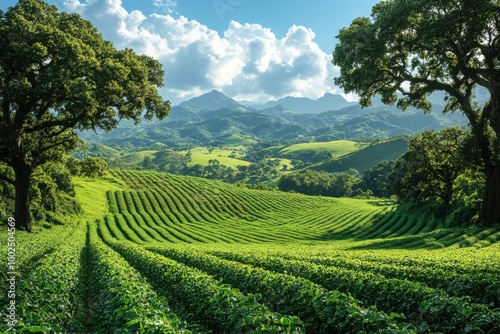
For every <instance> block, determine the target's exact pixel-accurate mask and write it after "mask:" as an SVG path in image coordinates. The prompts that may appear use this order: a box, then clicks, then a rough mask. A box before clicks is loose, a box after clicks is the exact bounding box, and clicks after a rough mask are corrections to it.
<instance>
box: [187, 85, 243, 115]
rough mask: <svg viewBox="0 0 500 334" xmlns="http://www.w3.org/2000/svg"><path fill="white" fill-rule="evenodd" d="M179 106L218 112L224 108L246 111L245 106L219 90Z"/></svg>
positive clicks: (213, 90)
mask: <svg viewBox="0 0 500 334" xmlns="http://www.w3.org/2000/svg"><path fill="white" fill-rule="evenodd" d="M179 106H191V107H196V108H199V109H201V110H207V111H208V110H218V109H223V108H228V109H236V110H246V108H245V106H244V105H242V104H240V103H238V102H236V101H235V100H233V99H232V98H230V97H228V96H226V95H224V94H223V93H221V92H219V91H218V90H215V89H212V90H211V91H210V92H208V93H205V94H203V95H200V96H198V97H194V98H192V99H190V100H187V101H184V102H182V103H181V104H179Z"/></svg>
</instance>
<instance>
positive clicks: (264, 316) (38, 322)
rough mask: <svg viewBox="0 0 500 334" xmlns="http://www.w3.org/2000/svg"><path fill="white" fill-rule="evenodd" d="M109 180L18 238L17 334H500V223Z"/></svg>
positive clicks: (227, 188)
mask: <svg viewBox="0 0 500 334" xmlns="http://www.w3.org/2000/svg"><path fill="white" fill-rule="evenodd" d="M112 174H113V175H112V176H108V177H107V178H106V179H99V180H89V179H77V180H76V186H75V190H76V192H77V196H78V198H79V200H80V202H81V204H82V206H83V209H84V212H85V214H84V215H81V216H78V217H74V218H75V219H74V220H73V221H74V224H72V225H70V226H54V227H52V228H50V229H41V228H37V229H36V233H30V234H28V233H26V232H23V231H16V234H15V238H16V262H15V265H16V271H17V275H16V276H15V281H16V284H15V289H16V290H15V298H16V304H15V305H16V310H20V313H19V316H22V320H23V321H22V322H19V323H18V326H17V327H16V328H17V329H19V330H21V331H30V332H33V331H36V332H47V333H49V332H56V331H57V332H64V333H97V332H99V333H101V332H102V333H107V332H110V331H113V329H115V328H120V330H122V331H126V332H138V331H141V332H145V333H178V332H184V333H189V332H196V333H214V332H215V333H225V332H241V333H243V332H258V331H262V329H265V330H266V331H267V332H270V333H306V332H307V333H333V332H339V333H346V332H347V333H358V332H370V333H372V332H373V333H378V332H391V333H457V332H458V333H460V332H463V330H462V329H464V328H474V329H475V330H477V331H478V332H484V333H488V332H489V333H497V332H499V329H500V310H499V309H498V307H499V306H500V295H499V293H498V289H495V287H497V286H499V285H500V278H499V277H500V269H499V268H498V265H497V264H498V251H499V249H500V248H499V247H500V242H498V241H499V240H500V229H499V228H498V227H493V228H488V229H481V228H477V227H476V228H445V226H443V224H442V222H441V221H439V220H435V219H433V218H432V217H429V216H427V215H425V214H424V213H422V212H418V211H410V210H409V209H408V208H406V207H403V206H398V205H397V204H395V203H393V202H389V201H367V200H355V199H344V198H338V199H334V198H324V197H309V196H304V195H299V194H290V193H281V192H271V191H256V190H249V189H243V188H239V187H236V186H233V185H228V184H224V183H221V182H214V181H210V180H205V179H199V178H193V177H182V176H175V175H169V174H164V173H155V172H138V171H124V170H122V171H113V172H112ZM299 203H300V205H298V204H299ZM8 239H9V234H8V233H2V234H0V245H1V246H2V247H3V248H5V249H6V248H7V245H8V242H9V240H8ZM11 266H12V264H9V267H8V263H7V261H4V262H3V264H2V265H1V267H2V269H3V270H4V272H8V271H9V270H12V269H8V268H12V267H11ZM11 282H12V278H11V279H10V280H8V281H7V280H4V281H3V282H2V283H1V287H2V288H3V289H5V290H8V289H9V285H10V287H11V289H12V283H11ZM402 292H403V293H402ZM48 296H49V297H50V300H48ZM9 298H12V297H9ZM9 298H3V299H2V300H0V307H2V308H5V309H6V308H7V307H9V305H12V303H10V301H9ZM54 302H57V303H56V304H57V307H54V305H56V304H54ZM221 310H223V312H221ZM10 314H12V313H10ZM16 315H17V313H16ZM339 324H341V326H339ZM0 330H1V331H2V332H6V331H10V329H9V326H8V324H7V323H6V322H3V323H1V324H0Z"/></svg>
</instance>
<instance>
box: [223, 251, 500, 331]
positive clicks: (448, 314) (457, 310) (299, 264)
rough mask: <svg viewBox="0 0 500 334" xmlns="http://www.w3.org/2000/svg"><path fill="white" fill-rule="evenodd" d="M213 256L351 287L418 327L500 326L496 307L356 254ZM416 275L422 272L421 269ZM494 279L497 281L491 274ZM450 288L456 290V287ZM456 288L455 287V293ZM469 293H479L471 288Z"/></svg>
mask: <svg viewBox="0 0 500 334" xmlns="http://www.w3.org/2000/svg"><path fill="white" fill-rule="evenodd" d="M214 254H216V255H217V256H220V257H223V258H226V259H230V260H234V261H238V262H242V263H245V264H248V265H252V266H257V267H261V268H265V269H268V270H272V271H274V272H284V273H288V274H292V275H296V276H299V277H303V278H306V279H308V280H311V281H313V282H315V283H317V284H320V285H322V286H323V287H325V288H327V289H331V290H337V289H338V290H341V291H347V292H349V293H350V294H352V295H353V296H354V297H355V298H358V299H359V300H360V301H361V302H363V303H365V304H369V305H376V306H377V308H380V309H383V310H386V311H387V312H398V313H402V314H404V315H405V316H406V318H407V319H408V320H411V321H412V323H416V324H417V325H418V328H419V330H420V331H424V332H427V331H429V330H430V331H431V332H450V331H453V332H465V331H466V329H467V328H471V327H472V328H477V329H478V330H482V331H485V332H487V331H493V330H498V329H499V328H500V323H499V320H500V312H499V311H498V310H493V311H492V310H490V309H489V308H488V307H487V306H485V305H482V304H473V303H470V302H469V301H467V300H465V299H463V298H462V299H460V298H456V297H450V296H448V295H447V294H446V293H445V292H444V291H443V290H441V289H433V288H430V287H428V286H426V285H425V284H422V283H419V282H412V281H408V280H406V279H399V278H388V277H387V276H384V275H381V274H375V272H381V273H383V274H385V275H387V274H388V273H390V272H391V270H393V271H396V270H397V267H396V266H395V265H384V264H379V266H380V267H379V268H374V267H375V265H366V266H365V267H363V263H362V262H361V261H356V260H355V258H353V257H347V259H346V258H345V257H341V258H340V259H338V260H336V259H335V258H334V257H333V256H331V255H329V256H326V257H322V258H320V257H314V258H310V257H305V256H301V255H300V254H298V253H293V252H292V253H289V254H286V255H269V254H265V253H255V252H254V253H253V254H249V255H246V254H245V255H242V254H234V253H229V252H222V251H218V252H214ZM317 263H322V264H324V265H319V264H317ZM395 264H396V262H395ZM354 268H356V269H357V270H354ZM382 268H383V269H382ZM427 270H429V271H430V272H429V276H430V275H432V277H433V278H432V279H430V278H427V281H428V282H433V280H435V279H436V278H437V277H436V276H437V273H435V272H433V271H432V269H430V268H429V269H427ZM436 271H438V270H436ZM415 272H417V271H416V270H415ZM417 274H420V275H421V273H418V272H417ZM454 274H456V273H454ZM447 276H448V277H447V279H446V281H447V282H456V280H454V279H453V278H452V275H450V274H447ZM478 276H479V275H476V277H475V279H477V280H478V281H473V282H474V283H476V282H477V283H479V282H484V280H483V279H482V278H480V277H478ZM491 279H493V280H495V281H496V280H497V279H496V278H493V277H491ZM471 283H472V280H471ZM478 285H480V284H478ZM478 285H476V288H478ZM461 286H464V284H458V286H456V287H455V288H457V289H460V287H461ZM449 290H450V291H453V289H449ZM457 291H458V290H455V291H454V293H457ZM470 291H471V292H472V293H474V294H475V292H474V291H473V290H472V289H471V290H470ZM476 291H477V290H476ZM402 295H404V296H405V298H404V302H402V301H401V296H402ZM437 308H439V311H437ZM472 310H473V311H472ZM431 314H432V316H430V315H431Z"/></svg>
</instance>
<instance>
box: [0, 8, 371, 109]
mask: <svg viewBox="0 0 500 334" xmlns="http://www.w3.org/2000/svg"><path fill="white" fill-rule="evenodd" d="M47 2H48V3H50V4H53V5H56V6H57V7H59V8H60V9H61V10H64V11H69V12H77V13H79V14H80V15H81V16H82V17H83V18H85V19H87V20H89V21H91V22H92V23H93V24H94V25H95V26H96V27H97V28H98V29H99V31H100V32H101V33H102V34H103V36H104V38H106V39H109V40H111V41H112V42H113V43H114V44H115V46H116V47H118V48H125V47H129V48H133V49H134V50H136V52H137V53H145V54H148V55H150V56H152V57H155V58H157V59H159V60H160V62H162V64H163V66H164V70H165V71H166V73H167V74H166V76H165V87H164V88H162V90H161V93H162V95H164V97H165V98H167V99H170V100H171V101H172V102H173V103H174V104H176V103H179V102H181V101H182V100H185V99H188V98H191V97H193V96H197V95H200V94H202V93H205V92H208V91H210V90H212V89H217V90H219V91H222V92H223V93H225V94H227V95H228V96H231V97H233V98H235V99H239V100H253V101H266V100H269V99H278V98H281V97H284V96H305V97H310V98H319V97H321V96H323V95H324V94H325V93H327V92H330V93H337V94H340V93H342V91H341V90H340V89H339V88H338V87H335V86H334V85H333V78H334V77H335V75H336V74H338V69H336V68H335V67H334V66H333V65H332V64H331V62H330V61H331V53H332V51H333V49H334V46H335V43H336V40H335V36H336V35H337V34H338V31H339V29H341V28H342V27H345V26H348V25H349V24H350V22H351V21H352V20H353V19H354V18H356V17H359V16H369V15H370V13H371V8H372V7H373V5H375V4H376V3H377V2H379V0H314V1H311V0H288V1H285V0H274V1H273V0H267V1H264V0H48V1H47ZM15 3H17V1H14V0H2V1H1V4H0V9H1V10H6V9H7V7H9V6H12V5H14V4H15ZM347 98H349V99H353V98H355V97H353V96H348V97H347Z"/></svg>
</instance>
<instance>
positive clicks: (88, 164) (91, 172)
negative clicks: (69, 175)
mask: <svg viewBox="0 0 500 334" xmlns="http://www.w3.org/2000/svg"><path fill="white" fill-rule="evenodd" d="M80 165H81V171H80V173H81V175H83V176H86V177H90V178H99V177H103V176H104V175H106V173H107V172H108V163H107V162H106V160H103V159H100V158H95V157H85V159H83V160H82V162H81V164H80Z"/></svg>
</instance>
